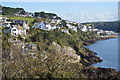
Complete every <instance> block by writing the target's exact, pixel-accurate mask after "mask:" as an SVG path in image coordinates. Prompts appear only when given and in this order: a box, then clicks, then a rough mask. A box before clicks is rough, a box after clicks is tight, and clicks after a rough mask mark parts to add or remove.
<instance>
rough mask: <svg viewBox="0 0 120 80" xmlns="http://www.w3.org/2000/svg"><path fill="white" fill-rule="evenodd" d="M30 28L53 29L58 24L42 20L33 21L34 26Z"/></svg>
mask: <svg viewBox="0 0 120 80" xmlns="http://www.w3.org/2000/svg"><path fill="white" fill-rule="evenodd" d="M32 28H39V29H42V30H48V31H49V30H53V29H56V28H58V26H57V25H56V24H55V23H51V24H50V23H47V22H44V21H41V22H40V23H35V24H34V26H32Z"/></svg>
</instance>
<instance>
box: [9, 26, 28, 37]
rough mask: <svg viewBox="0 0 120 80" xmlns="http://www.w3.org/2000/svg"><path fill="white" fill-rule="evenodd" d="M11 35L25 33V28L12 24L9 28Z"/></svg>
mask: <svg viewBox="0 0 120 80" xmlns="http://www.w3.org/2000/svg"><path fill="white" fill-rule="evenodd" d="M11 35H13V36H16V35H26V29H24V28H23V27H22V26H17V25H14V26H13V27H12V28H11Z"/></svg>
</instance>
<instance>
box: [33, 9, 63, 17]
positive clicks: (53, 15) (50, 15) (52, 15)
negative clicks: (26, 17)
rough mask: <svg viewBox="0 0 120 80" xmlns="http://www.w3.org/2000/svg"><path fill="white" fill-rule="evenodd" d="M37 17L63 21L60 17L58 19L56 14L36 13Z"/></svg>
mask: <svg viewBox="0 0 120 80" xmlns="http://www.w3.org/2000/svg"><path fill="white" fill-rule="evenodd" d="M34 15H35V17H41V18H45V19H61V18H60V17H58V16H57V15H56V14H54V13H45V12H43V11H42V12H35V13H34Z"/></svg>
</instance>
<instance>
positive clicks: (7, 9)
mask: <svg viewBox="0 0 120 80" xmlns="http://www.w3.org/2000/svg"><path fill="white" fill-rule="evenodd" d="M15 13H17V14H23V15H25V14H26V13H27V12H26V11H25V10H24V9H23V8H11V7H2V14H3V15H14V14H15Z"/></svg>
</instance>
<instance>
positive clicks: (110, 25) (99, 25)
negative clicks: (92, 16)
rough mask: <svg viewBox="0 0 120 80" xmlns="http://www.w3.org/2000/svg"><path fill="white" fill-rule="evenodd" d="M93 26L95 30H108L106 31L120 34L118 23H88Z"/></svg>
mask: <svg viewBox="0 0 120 80" xmlns="http://www.w3.org/2000/svg"><path fill="white" fill-rule="evenodd" d="M89 23H91V24H93V25H94V27H95V28H98V29H103V30H108V31H115V32H120V29H119V28H118V21H111V22H89Z"/></svg>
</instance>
